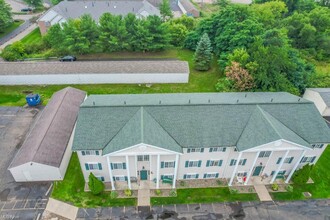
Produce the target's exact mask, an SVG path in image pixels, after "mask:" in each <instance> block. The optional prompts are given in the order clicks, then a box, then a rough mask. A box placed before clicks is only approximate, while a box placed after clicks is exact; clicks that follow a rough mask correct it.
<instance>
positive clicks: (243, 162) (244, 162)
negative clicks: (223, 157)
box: [238, 159, 246, 166]
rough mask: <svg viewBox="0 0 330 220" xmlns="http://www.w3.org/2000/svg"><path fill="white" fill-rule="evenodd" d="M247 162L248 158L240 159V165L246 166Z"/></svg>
mask: <svg viewBox="0 0 330 220" xmlns="http://www.w3.org/2000/svg"><path fill="white" fill-rule="evenodd" d="M245 164H246V159H240V160H239V163H238V165H241V166H244V165H245Z"/></svg>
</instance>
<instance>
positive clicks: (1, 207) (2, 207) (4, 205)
mask: <svg viewBox="0 0 330 220" xmlns="http://www.w3.org/2000/svg"><path fill="white" fill-rule="evenodd" d="M5 205H6V202H5V203H4V204H3V206H2V207H1V211H2V210H3V207H5Z"/></svg>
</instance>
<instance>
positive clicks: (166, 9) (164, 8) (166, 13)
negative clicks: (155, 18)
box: [159, 0, 173, 21]
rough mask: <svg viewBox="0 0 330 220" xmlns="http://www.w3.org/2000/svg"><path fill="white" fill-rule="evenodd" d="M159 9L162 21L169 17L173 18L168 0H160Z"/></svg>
mask: <svg viewBox="0 0 330 220" xmlns="http://www.w3.org/2000/svg"><path fill="white" fill-rule="evenodd" d="M159 11H160V15H161V17H162V19H163V21H166V20H168V19H169V18H173V13H172V10H171V5H170V1H169V0H162V2H161V4H160V5H159Z"/></svg>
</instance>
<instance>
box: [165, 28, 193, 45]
mask: <svg viewBox="0 0 330 220" xmlns="http://www.w3.org/2000/svg"><path fill="white" fill-rule="evenodd" d="M167 25H168V30H169V33H170V37H171V44H172V45H173V46H176V47H181V46H183V44H184V40H185V39H186V36H187V34H188V30H187V28H186V27H185V26H184V25H183V24H175V23H169V24H167Z"/></svg>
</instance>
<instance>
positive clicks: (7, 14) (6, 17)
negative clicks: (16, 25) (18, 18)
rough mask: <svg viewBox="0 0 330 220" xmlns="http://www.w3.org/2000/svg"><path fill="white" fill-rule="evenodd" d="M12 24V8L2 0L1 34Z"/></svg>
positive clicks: (0, 1)
mask: <svg viewBox="0 0 330 220" xmlns="http://www.w3.org/2000/svg"><path fill="white" fill-rule="evenodd" d="M12 22H13V18H12V14H11V7H10V6H9V5H8V4H7V3H6V2H5V1H4V0H0V33H1V32H4V31H5V28H6V27H8V26H9V25H10V24H11V23H12Z"/></svg>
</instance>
